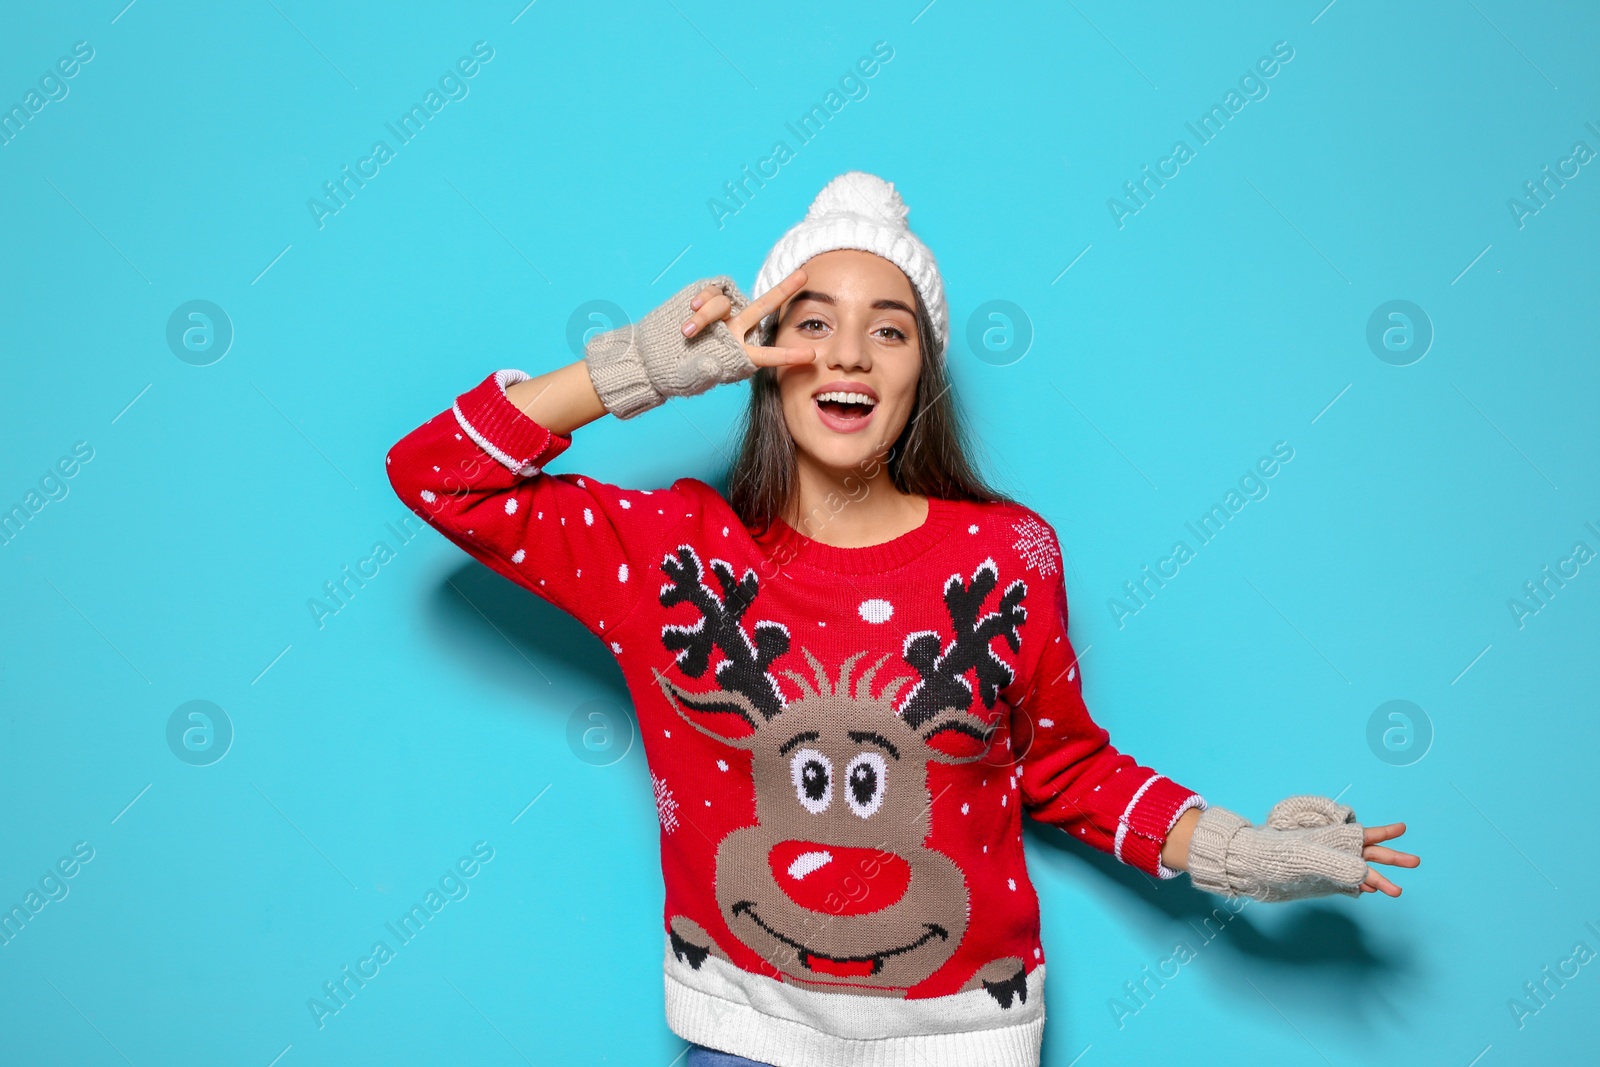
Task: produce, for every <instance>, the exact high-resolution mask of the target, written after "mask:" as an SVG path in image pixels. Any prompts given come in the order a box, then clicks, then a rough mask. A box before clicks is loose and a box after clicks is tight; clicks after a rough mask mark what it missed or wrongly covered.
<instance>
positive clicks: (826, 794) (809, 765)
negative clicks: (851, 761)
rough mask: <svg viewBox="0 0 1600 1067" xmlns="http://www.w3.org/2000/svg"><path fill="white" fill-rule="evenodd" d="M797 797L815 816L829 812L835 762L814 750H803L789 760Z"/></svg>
mask: <svg viewBox="0 0 1600 1067" xmlns="http://www.w3.org/2000/svg"><path fill="white" fill-rule="evenodd" d="M789 776H790V777H791V778H793V779H794V791H795V795H796V796H798V797H799V798H800V803H801V804H803V805H804V806H805V809H806V810H807V811H809V812H810V813H811V814H813V815H820V814H821V813H822V812H824V811H826V810H827V807H828V804H829V803H831V802H832V800H833V761H832V760H830V759H828V757H827V756H824V755H823V754H822V753H820V752H818V751H817V750H816V749H814V748H802V749H801V750H800V751H798V752H796V753H795V754H794V756H793V757H792V758H791V759H790V760H789Z"/></svg>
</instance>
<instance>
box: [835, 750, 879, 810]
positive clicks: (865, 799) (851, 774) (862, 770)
mask: <svg viewBox="0 0 1600 1067" xmlns="http://www.w3.org/2000/svg"><path fill="white" fill-rule="evenodd" d="M887 774H888V766H887V765H886V764H885V763H884V761H883V757H882V756H881V755H879V754H878V753H876V752H863V753H861V754H860V755H859V756H857V757H856V758H855V759H853V760H851V761H850V766H849V767H847V768H846V769H845V785H846V787H847V799H848V800H849V801H850V810H851V811H853V812H855V813H856V814H857V815H859V816H861V817H862V818H863V819H870V818H871V817H872V816H873V815H874V814H875V813H876V812H877V810H878V808H879V807H881V806H882V805H883V792H884V789H885V788H886V787H887V786H888V784H889V783H888V779H887Z"/></svg>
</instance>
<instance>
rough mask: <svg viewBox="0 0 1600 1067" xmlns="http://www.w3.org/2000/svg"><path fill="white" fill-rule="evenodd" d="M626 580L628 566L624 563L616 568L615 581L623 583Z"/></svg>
mask: <svg viewBox="0 0 1600 1067" xmlns="http://www.w3.org/2000/svg"><path fill="white" fill-rule="evenodd" d="M627 580H628V565H627V564H626V563H623V564H619V565H618V567H617V581H619V582H625V581H627Z"/></svg>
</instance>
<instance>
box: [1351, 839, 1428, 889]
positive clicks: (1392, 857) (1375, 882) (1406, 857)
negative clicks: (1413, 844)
mask: <svg viewBox="0 0 1600 1067" xmlns="http://www.w3.org/2000/svg"><path fill="white" fill-rule="evenodd" d="M1363 829H1364V830H1365V831H1366V832H1365V834H1364V835H1363V838H1364V839H1363V841H1362V849H1361V858H1362V859H1364V860H1367V861H1368V862H1369V863H1387V864H1389V865H1390V866H1392V867H1415V866H1417V864H1419V863H1421V862H1422V860H1420V859H1418V858H1417V857H1416V856H1414V855H1412V854H1411V853H1409V852H1401V851H1399V850H1398V849H1392V848H1389V847H1388V846H1387V845H1380V844H1378V842H1379V841H1389V840H1392V839H1394V838H1396V837H1399V836H1400V835H1401V834H1403V833H1405V832H1406V824H1405V823H1403V822H1392V823H1389V824H1387V825H1385V826H1367V827H1363ZM1380 890H1381V891H1382V892H1385V893H1387V894H1389V895H1390V896H1391V897H1397V896H1399V895H1400V887H1399V886H1397V885H1395V884H1394V883H1393V882H1391V881H1389V879H1387V878H1385V877H1384V876H1383V875H1382V874H1379V873H1378V872H1377V871H1375V870H1373V869H1372V868H1371V867H1368V868H1367V880H1366V881H1364V882H1362V883H1361V891H1362V892H1363V893H1376V892H1379V891H1380Z"/></svg>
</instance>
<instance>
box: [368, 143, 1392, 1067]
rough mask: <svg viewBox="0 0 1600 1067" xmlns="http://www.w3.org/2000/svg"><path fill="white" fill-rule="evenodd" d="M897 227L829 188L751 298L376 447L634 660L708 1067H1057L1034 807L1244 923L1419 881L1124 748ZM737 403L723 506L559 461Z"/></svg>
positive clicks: (1037, 519)
mask: <svg viewBox="0 0 1600 1067" xmlns="http://www.w3.org/2000/svg"><path fill="white" fill-rule="evenodd" d="M906 215H907V209H906V207H905V205H904V203H903V202H902V201H901V199H900V197H899V196H898V195H897V194H896V193H895V191H894V188H893V186H891V185H890V184H889V183H887V182H885V181H883V180H882V179H880V178H876V177H873V176H872V175H868V174H862V173H860V172H851V173H848V174H844V175H841V176H840V177H838V178H836V179H834V181H832V182H830V183H829V184H828V186H827V187H826V188H825V189H824V190H823V191H822V192H821V194H819V195H818V197H817V199H816V201H815V202H814V203H813V204H812V206H811V209H810V211H809V212H808V213H807V216H806V218H805V219H804V220H803V221H802V222H800V223H799V224H798V225H796V226H795V227H794V228H793V229H791V230H790V231H789V232H788V233H787V234H785V235H784V237H783V238H782V240H780V241H779V242H778V244H777V245H776V246H775V247H774V248H773V250H772V252H771V253H770V254H769V255H768V257H767V260H766V263H765V264H764V265H763V266H762V268H761V272H760V274H759V276H758V277H757V279H756V285H755V290H756V292H757V293H758V296H757V298H756V299H755V300H754V301H753V302H752V301H750V300H749V299H748V298H747V297H746V296H745V295H744V294H743V293H741V292H740V291H739V289H738V288H737V287H736V286H735V285H734V284H733V282H732V281H731V280H730V279H728V278H726V277H719V278H716V279H712V280H710V281H709V282H700V283H696V284H693V285H690V286H688V287H686V288H685V289H683V290H682V291H680V292H679V293H677V294H675V295H674V296H673V297H672V298H671V299H669V300H668V301H667V302H666V303H665V304H663V305H662V306H661V307H659V308H657V309H655V310H654V311H652V312H650V313H649V314H648V315H646V316H645V317H644V318H643V319H642V320H641V321H640V322H639V323H638V324H637V325H630V326H626V327H621V328H619V329H616V330H612V331H609V332H607V333H603V334H599V335H597V336H595V337H594V338H592V339H591V340H590V341H589V343H588V346H587V348H586V350H585V351H586V357H585V359H583V360H581V361H579V362H576V363H573V364H571V365H569V366H566V367H562V368H560V369H557V370H553V371H550V372H548V373H545V374H542V375H540V376H538V377H532V378H530V377H529V376H528V375H527V374H525V373H523V372H521V371H516V370H502V371H499V372H497V373H495V374H491V375H489V376H488V377H487V378H486V379H484V381H483V382H482V383H480V384H479V385H477V386H476V387H475V388H472V389H469V390H468V391H467V392H465V393H463V394H461V396H459V397H458V398H457V399H456V401H455V404H454V405H453V406H452V407H451V408H450V409H449V410H446V411H444V412H441V413H440V414H439V415H437V416H435V417H434V418H433V419H431V420H429V421H428V422H426V423H424V424H423V425H422V426H421V427H419V428H418V429H416V430H414V431H412V432H411V433H410V434H408V435H407V436H406V437H405V438H404V439H403V440H402V441H400V442H399V443H398V444H396V445H395V446H394V448H393V449H392V450H391V452H390V454H389V468H388V469H389V472H390V480H391V482H392V483H393V485H394V488H395V491H396V492H397V493H398V494H399V496H400V498H401V500H403V501H404V502H405V503H406V504H407V505H408V506H410V507H411V508H413V509H414V510H416V511H417V512H418V514H420V515H421V516H422V517H423V518H425V519H426V520H427V521H428V522H430V523H431V524H433V525H434V526H435V527H436V528H438V529H439V530H440V531H441V532H442V533H443V534H444V535H445V536H446V537H448V538H450V539H451V540H452V541H454V542H455V543H456V544H458V545H460V546H461V547H462V548H463V549H465V550H466V551H467V552H469V553H470V554H471V555H472V556H474V557H475V558H477V559H478V560H481V561H482V562H483V563H484V564H486V565H487V566H489V567H491V568H492V569H494V570H496V571H498V572H499V573H501V574H503V575H505V576H506V577H507V578H510V579H511V580H512V581H515V582H517V583H519V584H521V585H523V586H525V587H526V588H528V589H530V590H532V591H533V592H535V593H537V594H538V595H539V596H541V597H543V598H544V599H546V600H548V601H549V602H550V603H552V604H554V605H556V606H557V607H559V608H561V609H562V610H564V611H566V612H568V613H569V614H571V615H573V616H574V617H575V618H577V619H578V620H579V621H580V622H582V623H583V624H584V626H586V627H587V628H588V629H589V631H590V632H591V633H593V634H594V635H595V636H596V637H597V638H599V639H600V640H601V641H602V642H604V643H605V645H606V647H608V648H609V649H610V650H611V652H612V653H613V654H614V655H615V656H616V658H617V661H618V663H619V665H620V666H621V668H622V671H623V674H624V676H625V678H626V680H627V684H628V687H629V690H630V693H631V694H632V696H633V698H634V701H635V711H636V713H637V716H638V722H639V729H640V736H641V738H642V742H643V746H644V750H645V756H646V759H647V762H648V765H649V771H650V776H651V781H652V785H653V787H654V792H655V797H656V806H657V814H658V816H659V819H660V823H661V862H662V872H663V877H664V880H665V885H666V910H665V915H664V923H663V931H662V942H663V949H664V967H665V989H666V1010H667V1022H668V1024H669V1026H670V1027H671V1028H672V1029H673V1031H674V1032H676V1033H677V1034H679V1035H680V1036H682V1037H683V1038H684V1039H685V1040H687V1041H689V1042H691V1050H690V1056H689V1060H688V1062H689V1063H690V1064H691V1065H694V1064H697V1063H700V1064H708V1065H709V1064H748V1063H765V1064H774V1065H780V1067H818V1065H833V1064H838V1065H875V1067H897V1065H902V1064H905V1065H909V1064H922V1065H930V1067H943V1065H956V1064H959V1065H962V1067H975V1065H992V1067H1036V1065H1037V1064H1038V1062H1039V1055H1040V1044H1041V1040H1042V1035H1043V1028H1044V998H1043V982H1044V951H1043V947H1042V945H1041V943H1040V938H1039V928H1040V927H1039V908H1038V900H1037V897H1036V896H1035V894H1034V890H1033V886H1032V884H1031V882H1030V881H1029V879H1028V872H1027V867H1026V865H1025V862H1024V857H1023V846H1022V812H1023V809H1026V810H1027V811H1028V813H1029V814H1030V815H1032V817H1033V818H1035V819H1037V820H1039V821H1041V822H1044V823H1047V824H1050V825H1053V826H1057V827H1059V828H1061V829H1062V830H1063V831H1065V832H1066V833H1067V834H1069V835H1070V836H1071V837H1073V838H1075V839H1077V840H1079V841H1082V842H1084V843H1085V844H1087V845H1089V846H1091V847H1094V848H1098V849H1102V850H1104V851H1106V852H1108V853H1111V854H1112V855H1114V856H1116V857H1117V858H1118V859H1120V860H1121V861H1122V862H1124V863H1127V864H1130V865H1132V866H1135V867H1137V868H1139V869H1140V870H1142V871H1144V872H1146V873H1147V874H1149V875H1151V876H1153V877H1159V878H1172V877H1175V876H1176V875H1177V874H1178V873H1179V872H1180V871H1187V872H1188V873H1189V875H1190V878H1191V880H1192V881H1193V883H1194V884H1195V885H1197V886H1199V887H1201V888H1203V889H1206V890H1208V891H1210V892H1213V893H1217V894H1219V895H1222V896H1227V897H1238V896H1243V895H1249V896H1252V897H1255V898H1256V899H1259V900H1290V899H1296V898H1300V897H1307V896H1315V895H1319V894H1325V893H1345V894H1348V895H1352V896H1359V895H1360V894H1362V893H1363V892H1375V891H1379V890H1381V891H1382V892H1384V893H1386V894H1389V895H1390V896H1399V894H1400V889H1399V888H1398V887H1397V886H1395V885H1394V883H1392V882H1391V881H1389V880H1388V879H1387V878H1385V877H1384V876H1383V875H1382V874H1380V873H1378V872H1377V871H1375V870H1373V869H1372V868H1371V867H1369V866H1368V865H1367V862H1366V861H1368V860H1371V861H1375V862H1379V863H1387V864H1394V865H1398V866H1405V867H1415V866H1416V865H1417V863H1418V860H1417V858H1416V857H1415V856H1413V855H1410V854H1408V853H1403V852H1397V851H1395V850H1393V849H1390V848H1387V847H1385V846H1383V845H1381V844H1380V843H1379V842H1382V841H1385V840H1388V839H1390V838H1394V837H1398V836H1399V835H1400V834H1401V833H1402V832H1403V831H1404V828H1405V827H1404V824H1402V823H1394V824H1390V825H1387V826H1380V827H1363V826H1362V825H1361V824H1360V823H1358V822H1356V821H1355V814H1354V812H1352V811H1351V809H1350V808H1349V807H1347V806H1345V805H1342V804H1338V803H1336V802H1334V801H1333V800H1330V799H1328V798H1326V797H1316V796H1296V797H1290V798H1288V799H1287V800H1285V801H1282V802H1281V803H1279V804H1278V805H1277V806H1275V807H1274V808H1273V809H1272V811H1271V812H1270V813H1269V816H1268V818H1267V819H1266V821H1265V822H1264V823H1263V824H1262V825H1260V826H1254V825H1251V824H1250V823H1249V822H1248V821H1247V820H1245V819H1244V818H1242V817H1241V816H1238V815H1236V814H1234V813H1232V812H1230V811H1227V810H1226V809H1223V808H1219V807H1216V806H1213V805H1208V804H1207V802H1206V801H1205V800H1204V799H1203V798H1202V797H1201V796H1200V795H1199V794H1197V793H1195V792H1194V791H1192V790H1190V789H1188V788H1186V787H1184V786H1182V785H1180V784H1178V783H1177V782H1175V781H1172V780H1171V779H1169V778H1167V777H1166V776H1164V775H1161V774H1158V773H1156V772H1155V771H1153V770H1151V769H1150V768H1149V767H1145V766H1141V765H1140V764H1139V763H1138V762H1137V761H1135V760H1134V759H1133V758H1132V757H1131V756H1128V755H1126V754H1124V753H1120V752H1118V751H1117V750H1116V749H1115V748H1113V747H1112V746H1111V744H1110V743H1109V735H1108V733H1107V732H1106V731H1105V730H1104V729H1103V728H1101V727H1100V726H1098V725H1097V724H1096V723H1095V722H1094V721H1093V719H1091V718H1090V716H1089V713H1088V711H1087V709H1086V708H1085V706H1084V703H1083V697H1082V676H1081V674H1080V672H1079V671H1078V664H1077V657H1076V655H1075V654H1074V652H1073V649H1072V643H1071V641H1070V640H1069V639H1068V636H1067V604H1066V590H1065V586H1064V582H1063V575H1062V567H1061V549H1060V544H1059V541H1058V539H1057V537H1056V533H1055V530H1054V529H1053V528H1052V527H1051V526H1050V524H1049V523H1048V522H1046V521H1045V520H1044V519H1043V518H1042V517H1041V516H1040V515H1039V514H1037V513H1036V512H1034V511H1032V510H1031V509H1029V508H1027V507H1024V506H1022V505H1020V504H1017V503H1015V502H1013V501H1010V500H1006V499H1004V498H1002V497H1000V496H999V495H997V494H996V493H994V492H992V491H990V490H989V489H988V488H986V487H985V485H984V483H983V482H982V480H981V479H980V477H979V476H978V474H977V473H976V472H975V471H974V469H973V466H972V464H971V463H970V462H969V461H968V459H967V455H966V452H965V451H964V449H963V445H962V434H961V430H960V425H959V422H958V417H957V407H956V403H955V398H954V396H953V394H952V393H951V390H950V379H949V376H948V372H947V370H946V367H945V362H944V353H945V348H946V344H947V341H948V334H949V326H948V321H947V313H946V305H945V299H944V292H943V285H942V282H941V280H940V276H939V272H938V269H937V267H936V265H935V262H934V259H933V256H932V254H931V253H930V252H929V251H928V250H927V248H926V247H925V246H924V245H923V244H922V242H921V241H919V240H918V239H917V238H916V237H915V236H914V235H913V234H912V233H911V231H910V230H909V229H908V228H907V225H906ZM747 378H748V379H750V380H751V389H750V406H749V409H748V411H747V414H746V421H745V427H744V435H743V444H742V447H741V448H740V451H739V454H738V456H737V458H736V459H735V460H734V463H733V468H732V470H731V472H730V477H729V493H728V496H727V498H726V499H725V498H724V497H723V496H722V495H721V494H719V493H718V492H717V491H716V490H715V489H713V488H712V487H711V486H710V485H707V484H706V483H705V482H702V481H699V480H696V479H693V478H681V479H679V480H677V481H675V482H673V483H672V485H671V486H669V487H667V488H658V489H640V490H632V489H623V488H620V487H618V486H615V485H609V484H606V483H604V482H598V481H596V480H594V479H593V478H586V477H582V476H578V475H573V474H550V473H547V472H546V471H545V469H544V468H545V466H546V465H547V464H548V463H549V462H550V461H551V460H553V459H554V458H555V457H556V456H558V455H559V454H560V453H561V452H562V451H564V450H565V449H566V448H567V447H568V446H569V445H570V444H571V436H570V435H571V434H572V432H573V431H575V430H576V429H577V428H579V427H581V426H584V425H586V424H587V423H590V422H593V421H594V420H595V419H598V418H600V417H601V416H602V415H604V414H606V413H607V412H610V413H612V414H614V415H616V416H618V417H619V418H623V419H628V418H632V417H634V416H635V415H637V414H639V413H640V412H643V411H646V410H649V409H650V408H652V407H655V406H657V405H659V404H662V403H664V402H665V400H666V399H667V398H669V397H673V396H689V395H694V394H697V393H701V392H704V391H705V390H707V389H709V388H710V387H711V386H713V385H715V384H718V383H722V382H735V381H741V380H744V379H747ZM715 1050H720V1051H715ZM744 1057H748V1059H746V1058H744Z"/></svg>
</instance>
